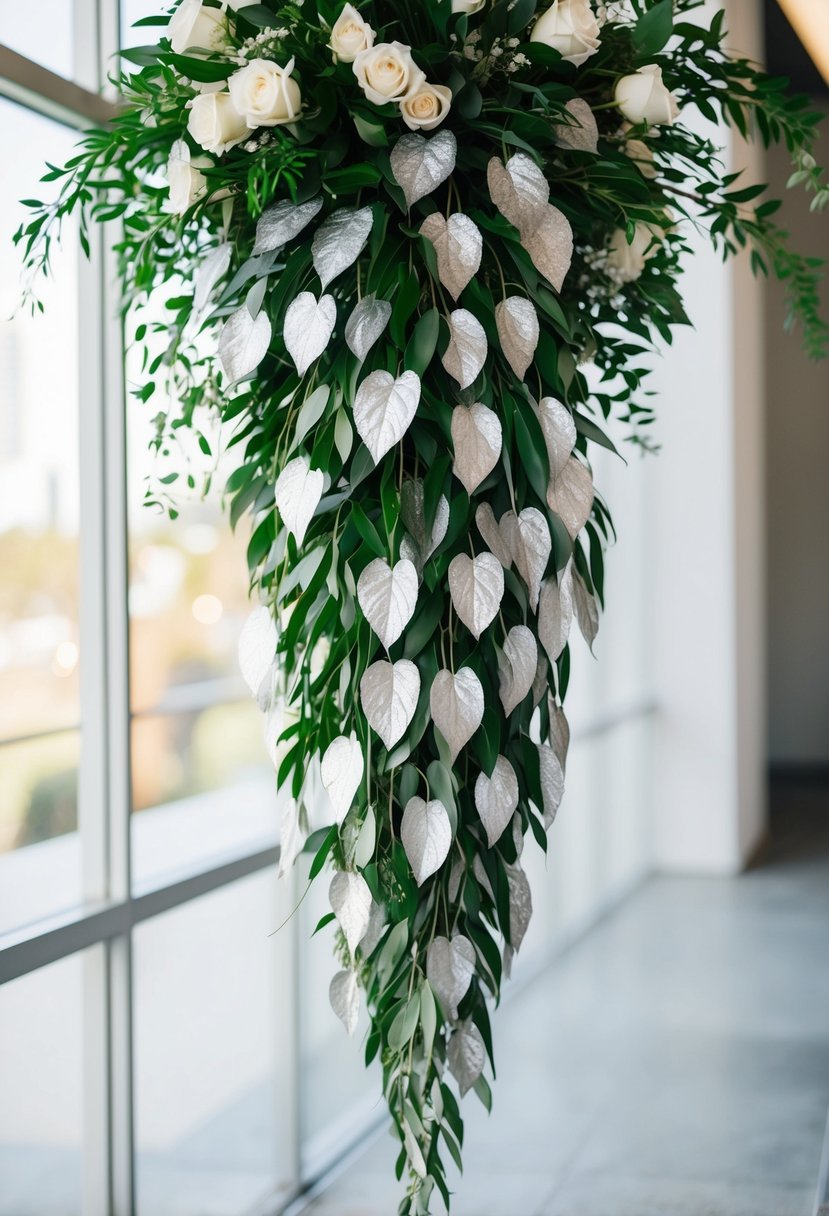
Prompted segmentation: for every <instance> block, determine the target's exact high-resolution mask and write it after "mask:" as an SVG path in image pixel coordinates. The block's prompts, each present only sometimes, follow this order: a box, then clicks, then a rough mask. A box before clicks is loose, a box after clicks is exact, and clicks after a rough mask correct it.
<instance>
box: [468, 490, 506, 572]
mask: <svg viewBox="0 0 829 1216" xmlns="http://www.w3.org/2000/svg"><path fill="white" fill-rule="evenodd" d="M475 523H476V524H477V525H478V531H479V532H480V534H481V536H482V537H483V538H484V540H485V541H486V543H487V546H488V547H489V550H490V552H491V553H494V554H495V556H496V557H497V558H498V561H499V562H500V563H501V565H502V566H503V567H504V569H505V570H509V568H510V566H511V565H512V551H511V549H510V547H509V545H508V544H506V543H505V541H504V539H503V537H502V536H501V531H500V529H499V527H498V522H497V520H496V519H495V515H494V514H493V511H492V507H491V506H490V505H489V503H488V502H482V503H481V505H480V506H479V507H478V508H477V509H476V511H475Z"/></svg>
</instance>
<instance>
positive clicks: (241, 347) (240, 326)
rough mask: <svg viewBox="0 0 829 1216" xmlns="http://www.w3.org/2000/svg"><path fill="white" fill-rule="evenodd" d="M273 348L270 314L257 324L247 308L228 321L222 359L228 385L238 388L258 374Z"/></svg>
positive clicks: (263, 314) (221, 345) (221, 346)
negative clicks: (255, 373)
mask: <svg viewBox="0 0 829 1216" xmlns="http://www.w3.org/2000/svg"><path fill="white" fill-rule="evenodd" d="M270 344H271V323H270V321H269V320H268V314H267V313H266V312H260V313H259V314H258V316H257V317H256V320H255V321H254V319H253V317H252V316H251V315H250V312H249V311H248V308H247V305H246V304H243V305H242V307H241V308H237V309H236V311H235V312H232V313H231V314H230V316H229V317H228V319H227V320H226V321H225V324H224V329H223V330H222V333H221V337H220V338H219V358H220V359H221V361H222V367H223V368H224V373H225V375H226V376H227V379H228V381H229V382H230V383H231V384H234V383H235V382H236V381H237V380H242V379H244V377H245V376H249V375H250V374H251V372H255V371H256V369H257V367H258V366H259V364H260V363H261V362H262V360H263V359H264V358H265V355H266V354H267V353H268V347H269V346H270Z"/></svg>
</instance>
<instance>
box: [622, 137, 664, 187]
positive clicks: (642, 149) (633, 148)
mask: <svg viewBox="0 0 829 1216" xmlns="http://www.w3.org/2000/svg"><path fill="white" fill-rule="evenodd" d="M623 148H624V153H625V156H629V157H630V159H631V160H632V161H635V162H636V168H637V169H638V170H639V172H640V173H641V174H642V176H643V177H651V178H653V177H656V176H657V175H658V173H659V170H658V169H657V167H656V165H655V164H654V163H653V152H652V151H651V149H650V148H649V147H648V145H647V144H646V143H645V141H644V140H643V139H628V140H625V143H624V145H623Z"/></svg>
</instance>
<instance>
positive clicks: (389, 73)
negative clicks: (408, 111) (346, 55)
mask: <svg viewBox="0 0 829 1216" xmlns="http://www.w3.org/2000/svg"><path fill="white" fill-rule="evenodd" d="M353 70H354V75H355V76H356V77H357V80H358V81H359V82H360V88H361V89H362V90H363V92H364V93H365V95H366V97H367V98H368V99H369V101H373V102H374V104H375V105H376V106H383V105H385V104H386V102H388V101H395V102H401V101H406V100H407V99H408V98H409V97H411V95H412V93H415V92H417V90H418V89H419V88H420V86H421V85H422V84H423V82H424V81H425V79H426V73H425V72H421V70H420V68H419V67H418V66H417V65H416V64H415V61H414V60H413V59H412V48H411V47H409V46H403V44H402V43H401V42H381V43H379V44H378V45H377V46H375V47H371V49H370V50H368V51H361V52H360V54H359V55H358V56H357V58H356V59H355V60H354V69H353Z"/></svg>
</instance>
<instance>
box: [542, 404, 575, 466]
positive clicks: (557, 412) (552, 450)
mask: <svg viewBox="0 0 829 1216" xmlns="http://www.w3.org/2000/svg"><path fill="white" fill-rule="evenodd" d="M538 421H539V422H540V423H541V432H542V434H543V435H544V443H545V445H546V448H547V456H548V458H549V461H550V477H551V478H552V479H555V478H556V477H557V476H558V475H559V473H560V472H561V470H562V469H563V468H564V466H565V465H566V464H567V461H568V460H569V458H570V453H571V452H572V450H573V448H574V447H575V445H576V424H575V421H574V419H573V415H572V414H571V413H570V411H569V410H568V408H567V406H566V405H562V403H561V402H560V401H556V399H555V397H542V398H541V400H540V401H539V403H538Z"/></svg>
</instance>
